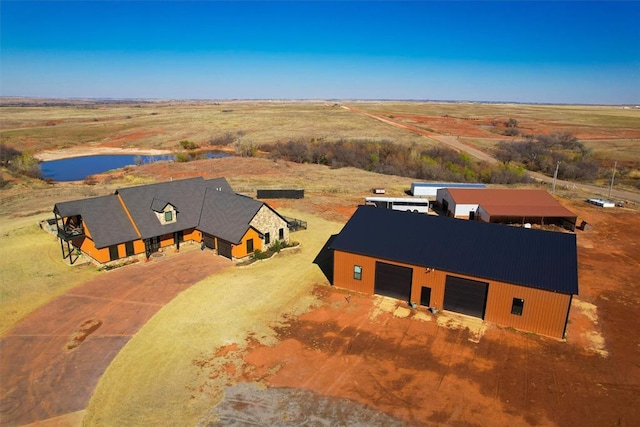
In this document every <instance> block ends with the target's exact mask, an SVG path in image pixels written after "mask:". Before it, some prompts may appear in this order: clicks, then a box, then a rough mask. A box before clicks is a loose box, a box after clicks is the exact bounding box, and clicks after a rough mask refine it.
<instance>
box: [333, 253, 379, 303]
mask: <svg viewBox="0 0 640 427" xmlns="http://www.w3.org/2000/svg"><path fill="white" fill-rule="evenodd" d="M333 260H334V267H333V284H334V285H335V286H337V287H339V288H345V289H350V290H352V291H356V292H362V293H366V294H371V295H373V289H374V278H375V271H376V260H375V259H374V258H370V257H366V256H362V255H355V254H351V253H348V252H340V251H335V252H334V253H333ZM355 265H359V266H361V267H362V280H357V279H354V278H353V267H354V266H355Z"/></svg>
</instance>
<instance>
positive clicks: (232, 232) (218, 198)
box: [198, 187, 264, 244]
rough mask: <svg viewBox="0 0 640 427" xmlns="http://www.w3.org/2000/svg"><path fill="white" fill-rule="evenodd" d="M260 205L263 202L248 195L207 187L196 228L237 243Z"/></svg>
mask: <svg viewBox="0 0 640 427" xmlns="http://www.w3.org/2000/svg"><path fill="white" fill-rule="evenodd" d="M214 188H215V187H214ZM262 205H264V203H262V202H260V201H258V200H254V199H252V198H249V197H245V196H242V195H239V194H235V193H228V192H225V191H216V190H215V189H212V188H208V189H207V190H206V193H205V196H204V203H203V204H202V214H201V215H200V223H199V226H198V229H199V230H201V231H203V232H205V233H208V234H212V235H214V236H217V237H219V238H221V239H223V240H226V241H228V242H231V243H234V244H238V243H240V241H241V240H242V236H244V235H245V233H246V232H247V230H248V229H249V227H250V225H249V223H250V222H251V220H252V219H253V217H254V216H255V215H256V213H258V211H259V210H260V208H261V207H262Z"/></svg>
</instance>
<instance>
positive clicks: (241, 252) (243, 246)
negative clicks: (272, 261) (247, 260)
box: [231, 228, 262, 258]
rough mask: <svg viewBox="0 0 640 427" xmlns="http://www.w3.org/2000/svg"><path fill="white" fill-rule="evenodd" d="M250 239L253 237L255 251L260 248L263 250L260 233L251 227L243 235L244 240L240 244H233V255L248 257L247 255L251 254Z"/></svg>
mask: <svg viewBox="0 0 640 427" xmlns="http://www.w3.org/2000/svg"><path fill="white" fill-rule="evenodd" d="M249 239H253V250H254V251H256V250H258V249H259V250H262V239H261V238H260V235H259V234H258V232H257V231H256V230H254V229H253V228H250V229H249V230H248V231H247V232H246V233H245V235H244V236H243V237H242V241H241V242H240V244H239V245H232V247H231V255H233V257H234V258H243V257H246V256H247V255H250V253H249V252H247V240H249Z"/></svg>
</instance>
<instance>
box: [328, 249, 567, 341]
mask: <svg viewBox="0 0 640 427" xmlns="http://www.w3.org/2000/svg"><path fill="white" fill-rule="evenodd" d="M376 261H382V262H386V263H389V264H395V265H400V266H403V267H410V268H412V269H413V275H412V285H411V300H412V301H415V302H418V301H420V293H421V290H422V287H423V286H426V287H429V288H431V307H434V308H436V309H438V310H442V307H443V305H444V292H445V282H446V276H447V275H452V276H457V277H463V278H467V279H471V280H480V281H483V282H488V283H489V287H488V291H487V292H488V293H487V304H486V310H485V316H484V320H486V321H489V322H493V323H496V324H499V325H502V326H507V327H512V328H515V329H520V330H524V331H529V332H535V333H537V334H541V335H546V336H550V337H554V338H562V337H563V334H564V328H565V322H566V319H567V314H568V310H569V308H570V305H571V295H566V294H561V293H555V292H550V291H546V290H543V289H536V288H530V287H527V286H520V285H514V284H510V283H504V282H499V281H496V280H487V279H482V278H477V277H473V276H469V275H465V274H458V273H452V272H447V271H439V270H431V271H428V270H427V268H425V267H418V266H412V265H409V264H404V263H399V262H393V261H387V260H382V259H376V258H371V257H368V256H364V255H356V254H351V253H348V252H341V251H335V252H334V271H333V284H334V285H335V286H337V287H340V288H345V289H350V290H353V291H357V292H363V293H367V294H373V293H374V286H375V263H376ZM355 265H359V266H361V267H362V279H361V280H357V279H354V277H353V269H354V266H355ZM514 298H521V299H524V301H525V302H524V308H523V311H522V315H515V314H511V306H512V302H513V299H514Z"/></svg>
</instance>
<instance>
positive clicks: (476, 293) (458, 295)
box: [444, 276, 489, 319]
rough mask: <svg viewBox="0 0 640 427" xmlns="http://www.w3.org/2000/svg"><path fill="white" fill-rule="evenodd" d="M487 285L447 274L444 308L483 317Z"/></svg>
mask: <svg viewBox="0 0 640 427" xmlns="http://www.w3.org/2000/svg"><path fill="white" fill-rule="evenodd" d="M488 287H489V284H488V283H486V282H479V281H476V280H469V279H464V278H462V277H455V276H447V279H446V282H445V286H444V309H445V310H449V311H455V312H456V313H462V314H466V315H469V316H474V317H479V318H481V319H484V308H485V306H486V302H487V289H488Z"/></svg>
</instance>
